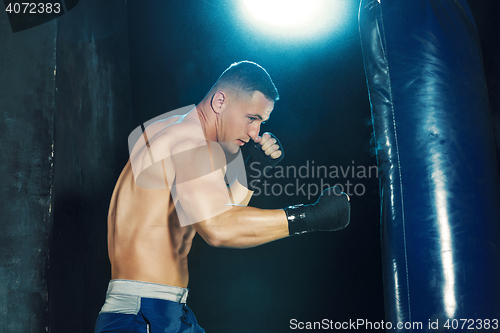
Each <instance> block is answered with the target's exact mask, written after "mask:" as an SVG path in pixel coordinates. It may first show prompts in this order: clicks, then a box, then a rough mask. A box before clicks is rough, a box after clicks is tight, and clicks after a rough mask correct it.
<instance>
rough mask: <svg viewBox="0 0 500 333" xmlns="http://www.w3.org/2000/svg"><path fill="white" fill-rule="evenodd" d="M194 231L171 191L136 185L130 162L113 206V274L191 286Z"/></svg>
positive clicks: (110, 230)
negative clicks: (189, 264)
mask: <svg viewBox="0 0 500 333" xmlns="http://www.w3.org/2000/svg"><path fill="white" fill-rule="evenodd" d="M194 235H195V230H194V228H193V227H192V226H187V227H182V228H181V227H180V224H179V221H178V218H177V214H176V212H175V207H174V203H173V201H172V198H171V195H170V191H169V190H151V189H142V188H140V187H138V186H137V185H136V184H135V181H134V177H133V175H132V171H131V167H130V162H129V163H128V164H127V165H126V166H125V168H124V169H123V171H122V174H121V175H120V178H119V179H118V182H117V184H116V187H115V190H114V192H113V196H112V198H111V204H110V208H109V215H108V251H109V259H110V261H111V268H112V272H111V275H112V276H111V278H112V279H127V280H138V281H145V282H152V283H160V284H166V285H172V286H178V287H184V288H185V287H187V284H188V267H187V255H188V253H189V250H190V248H191V242H192V239H193V237H194Z"/></svg>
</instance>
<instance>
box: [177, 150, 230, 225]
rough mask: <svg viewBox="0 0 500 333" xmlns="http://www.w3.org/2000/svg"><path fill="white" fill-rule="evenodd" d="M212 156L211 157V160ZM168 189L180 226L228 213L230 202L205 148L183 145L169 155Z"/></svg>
mask: <svg viewBox="0 0 500 333" xmlns="http://www.w3.org/2000/svg"><path fill="white" fill-rule="evenodd" d="M214 155H215V157H214ZM172 164H173V167H174V169H175V182H174V183H173V186H172V187H171V191H172V196H173V198H174V201H175V202H177V204H176V209H177V210H182V211H181V212H179V211H178V212H177V213H178V216H179V217H181V216H185V217H186V219H185V220H184V221H182V220H181V221H180V222H181V225H182V226H185V225H188V224H195V223H199V222H202V221H207V220H209V219H211V218H213V217H215V216H217V215H219V214H222V213H223V212H225V211H227V210H228V209H231V198H230V195H229V192H228V190H227V185H226V182H225V179H224V173H223V168H221V167H220V161H218V159H217V156H216V154H214V153H213V149H210V148H209V147H208V146H207V145H206V144H205V145H204V146H203V145H197V144H193V143H190V142H184V143H182V144H179V145H177V146H176V147H175V149H174V150H173V151H172Z"/></svg>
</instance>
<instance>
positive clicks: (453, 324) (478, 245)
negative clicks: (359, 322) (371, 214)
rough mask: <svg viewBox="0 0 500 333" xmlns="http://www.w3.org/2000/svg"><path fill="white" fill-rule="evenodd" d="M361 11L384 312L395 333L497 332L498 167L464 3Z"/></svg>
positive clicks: (439, 1)
mask: <svg viewBox="0 0 500 333" xmlns="http://www.w3.org/2000/svg"><path fill="white" fill-rule="evenodd" d="M359 14H360V15H359V28H360V34H361V41H362V49H363V57H364V62H365V71H366V77H367V83H368V89H369V95H370V103H371V108H372V120H373V128H374V133H375V139H376V145H377V146H376V148H377V161H378V166H379V170H380V175H381V177H380V195H381V199H382V200H381V214H382V215H381V236H382V251H383V253H382V256H383V265H384V267H383V272H384V296H385V310H386V320H387V321H389V322H390V323H391V325H392V328H393V329H399V330H400V331H405V332H408V331H420V330H422V331H436V330H435V329H436V328H437V324H438V325H439V328H441V329H443V328H444V330H448V329H449V330H452V329H454V330H455V331H466V330H467V329H469V330H470V329H478V330H480V329H486V330H493V329H495V328H497V329H499V328H500V326H499V325H500V324H499V322H498V320H499V319H500V241H499V238H500V237H499V236H500V235H499V223H500V210H499V208H500V195H499V180H498V171H497V170H498V169H497V162H496V158H495V150H494V140H493V128H492V124H491V120H490V118H491V115H490V111H489V106H488V96H487V89H486V81H485V77H484V71H483V64H482V58H481V48H480V44H479V38H478V34H477V30H476V26H475V23H474V19H473V17H472V14H471V12H470V9H469V7H468V5H467V2H466V1H465V0H362V1H361V6H360V13H359ZM465 320H467V321H465ZM398 322H399V323H400V324H398ZM410 322H411V324H410ZM419 323H420V325H419Z"/></svg>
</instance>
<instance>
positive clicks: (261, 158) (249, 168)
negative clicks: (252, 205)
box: [231, 132, 284, 206]
mask: <svg viewBox="0 0 500 333" xmlns="http://www.w3.org/2000/svg"><path fill="white" fill-rule="evenodd" d="M242 150H243V151H244V153H245V154H244V155H245V157H246V158H247V159H246V161H245V171H246V172H245V173H246V177H247V179H245V183H246V184H247V186H246V187H245V186H243V185H241V183H240V181H238V179H241V178H242V177H241V176H243V175H239V177H238V178H237V179H236V180H235V182H234V183H233V184H232V185H231V188H232V189H233V188H234V189H235V190H233V193H237V195H236V196H235V197H245V199H244V200H243V201H241V202H240V204H241V205H244V206H246V205H248V202H249V201H250V199H251V198H252V195H253V193H254V190H255V188H256V187H257V186H258V184H259V183H260V179H261V178H262V176H263V175H264V172H266V171H268V170H267V169H269V168H272V167H274V166H275V165H276V164H277V163H279V162H280V161H281V160H282V159H283V157H284V153H283V147H282V146H281V143H280V142H279V140H278V139H277V138H276V137H275V136H274V135H272V134H271V133H269V132H266V133H264V134H263V135H262V136H258V137H257V138H256V139H255V141H250V142H249V143H247V144H246V145H245V146H244V147H243V148H242Z"/></svg>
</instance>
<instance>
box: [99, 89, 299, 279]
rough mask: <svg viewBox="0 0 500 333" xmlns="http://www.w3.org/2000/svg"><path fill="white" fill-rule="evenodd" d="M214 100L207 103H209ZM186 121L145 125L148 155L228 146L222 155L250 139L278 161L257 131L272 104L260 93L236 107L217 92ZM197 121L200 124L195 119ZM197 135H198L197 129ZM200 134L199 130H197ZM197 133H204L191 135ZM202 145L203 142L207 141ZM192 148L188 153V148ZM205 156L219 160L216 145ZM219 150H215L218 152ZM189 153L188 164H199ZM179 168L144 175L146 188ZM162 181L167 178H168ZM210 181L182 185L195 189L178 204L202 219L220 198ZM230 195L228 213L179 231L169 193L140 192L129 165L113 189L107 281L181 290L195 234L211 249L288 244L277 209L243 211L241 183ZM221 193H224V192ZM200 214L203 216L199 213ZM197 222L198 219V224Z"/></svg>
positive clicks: (176, 174) (246, 195) (174, 164)
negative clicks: (109, 269)
mask: <svg viewBox="0 0 500 333" xmlns="http://www.w3.org/2000/svg"><path fill="white" fill-rule="evenodd" d="M212 96H213V97H212ZM209 97H210V98H205V99H204V100H203V101H202V102H201V103H200V104H199V105H198V106H197V107H196V109H194V110H193V111H191V112H190V113H188V114H187V115H185V116H182V117H180V116H176V117H172V118H168V119H166V120H162V121H158V122H155V123H153V124H151V125H150V126H149V127H148V129H147V134H148V137H149V145H150V148H151V149H152V150H155V149H156V150H157V151H158V150H161V151H167V152H168V153H169V154H175V152H176V151H178V150H179V149H186V146H187V149H189V148H190V147H191V146H193V145H194V146H197V145H199V144H200V142H207V141H211V142H217V141H219V142H228V143H229V146H228V147H225V148H227V149H234V146H235V145H239V146H241V145H242V144H243V143H244V142H248V140H249V139H250V138H251V139H253V140H254V141H255V142H257V143H261V145H262V147H263V150H264V151H265V153H266V154H267V155H269V156H270V157H271V158H277V157H279V156H280V155H281V152H280V151H279V150H278V147H277V145H274V142H272V140H273V139H270V137H269V134H264V135H263V136H262V137H260V136H259V130H260V124H261V123H262V122H263V121H265V120H267V119H268V118H269V115H270V113H271V111H272V108H273V106H274V102H271V101H269V100H267V99H266V98H265V97H264V95H262V94H261V93H260V92H255V93H254V94H253V96H252V98H251V99H249V100H241V98H236V97H235V96H233V95H232V94H231V93H230V92H215V91H214V94H213V95H211V96H209ZM198 119H199V120H198ZM200 121H201V125H202V127H203V131H202V132H200V131H199V130H197V127H196V125H195V124H196V123H198V124H199V123H200ZM197 126H198V128H199V125H197ZM196 133H202V135H201V136H200V135H197V134H196ZM205 140H207V141H205ZM190 145H191V146H190ZM211 146H212V147H215V148H212V150H211V156H212V157H213V158H214V159H215V160H217V159H220V158H223V157H221V156H224V155H223V153H221V152H222V149H221V148H220V146H217V144H215V145H213V144H212V145H211ZM217 147H219V148H217ZM236 149H237V147H236ZM199 155H201V154H195V155H194V156H192V159H193V160H192V161H191V160H190V161H189V162H190V165H199V164H201V163H202V161H199V160H197V159H199V157H198V156H199ZM181 169H185V168H184V166H183V165H181V164H179V162H178V161H176V160H175V159H171V161H170V162H164V164H163V169H157V170H163V173H161V172H152V173H151V174H148V173H147V172H146V171H145V174H144V177H145V178H149V179H148V181H152V182H163V183H165V182H166V179H176V180H177V179H179V178H180V177H181V171H180V170H181ZM166 175H168V177H166ZM216 182H217V181H215V180H211V179H203V180H199V181H198V180H197V181H194V182H192V184H191V183H188V186H191V185H192V186H194V187H193V190H192V191H191V190H185V191H184V192H181V191H179V192H180V193H179V200H180V201H181V202H182V206H183V208H184V210H185V211H186V212H188V214H191V212H194V213H192V214H193V216H195V217H196V218H199V217H200V216H209V215H206V214H208V213H206V210H210V209H211V207H212V206H214V205H213V204H212V203H216V201H214V200H218V199H217V197H218V195H219V194H221V195H222V194H225V195H226V196H227V188H224V190H220V192H217V190H216V189H215V188H217V186H219V184H218V183H217V184H216ZM231 188H232V193H231V195H232V200H233V203H234V205H232V208H231V209H229V210H227V211H225V212H223V213H222V214H219V215H217V216H214V217H209V218H205V219H203V220H201V221H200V222H198V223H194V224H191V225H187V226H184V227H181V225H180V224H179V217H178V215H177V214H178V212H177V211H176V209H175V205H174V201H173V198H172V196H171V193H170V190H169V187H168V186H166V189H146V188H142V187H140V186H138V185H137V184H136V180H135V179H134V174H133V172H132V166H131V161H130V160H129V161H128V163H127V165H126V166H125V168H124V169H123V171H122V173H121V175H120V177H119V179H118V181H117V184H116V186H115V189H114V192H113V195H112V198H111V203H110V208H109V214H108V252H109V259H110V261H111V268H112V272H111V279H126V280H137V281H144V282H152V283H159V284H165V285H171V286H177V287H183V288H186V287H187V285H188V280H189V273H188V261H187V256H188V253H189V251H190V249H191V244H192V240H193V237H194V236H195V234H196V232H198V233H199V234H200V236H201V237H203V239H204V240H205V241H206V242H207V243H208V244H209V245H212V246H216V247H219V246H220V247H238V248H244V247H253V246H257V245H260V244H264V243H267V242H271V241H274V240H277V239H280V238H284V237H287V236H288V235H289V232H288V223H287V220H286V215H285V213H284V211H283V210H281V209H277V210H262V209H258V208H253V207H246V204H247V203H248V201H249V200H250V197H251V194H252V192H250V191H248V190H247V189H246V188H244V187H243V186H241V185H239V184H235V187H234V188H233V187H231ZM222 192H224V193H222ZM205 209H206V210H205ZM200 219H201V218H199V219H198V220H200Z"/></svg>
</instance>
